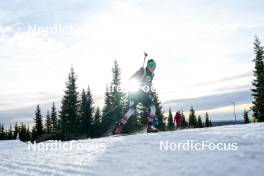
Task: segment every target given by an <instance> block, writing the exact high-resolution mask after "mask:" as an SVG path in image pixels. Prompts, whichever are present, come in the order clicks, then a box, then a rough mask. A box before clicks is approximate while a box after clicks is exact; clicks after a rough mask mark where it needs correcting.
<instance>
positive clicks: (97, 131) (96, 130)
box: [91, 107, 103, 138]
mask: <svg viewBox="0 0 264 176" xmlns="http://www.w3.org/2000/svg"><path fill="white" fill-rule="evenodd" d="M91 129H92V130H91V137H92V138H96V137H100V136H101V135H102V130H103V129H102V115H101V110H100V108H99V107H97V108H96V110H95V114H94V118H93V120H92V128H91Z"/></svg>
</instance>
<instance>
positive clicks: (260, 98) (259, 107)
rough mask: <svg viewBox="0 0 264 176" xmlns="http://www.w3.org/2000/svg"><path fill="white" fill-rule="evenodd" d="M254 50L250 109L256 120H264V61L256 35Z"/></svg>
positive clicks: (263, 52) (262, 51)
mask: <svg viewBox="0 0 264 176" xmlns="http://www.w3.org/2000/svg"><path fill="white" fill-rule="evenodd" d="M254 52H255V54H256V57H255V59H254V60H253V62H255V70H254V77H255V79H254V80H253V82H252V85H253V86H254V88H253V89H251V91H252V96H253V97H254V100H253V102H252V103H253V107H252V110H253V112H254V116H255V117H256V118H257V119H258V122H263V121H264V63H263V54H264V50H263V46H261V43H260V41H259V39H258V38H257V37H256V39H255V42H254Z"/></svg>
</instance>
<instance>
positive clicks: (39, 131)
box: [15, 105, 44, 140]
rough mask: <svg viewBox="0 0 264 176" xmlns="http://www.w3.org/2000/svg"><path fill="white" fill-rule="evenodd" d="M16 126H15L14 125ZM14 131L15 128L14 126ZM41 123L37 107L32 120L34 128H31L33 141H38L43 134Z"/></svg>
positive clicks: (39, 110)
mask: <svg viewBox="0 0 264 176" xmlns="http://www.w3.org/2000/svg"><path fill="white" fill-rule="evenodd" d="M16 125H17V124H16ZM15 130H16V126H15ZM43 131H44V130H43V122H42V115H41V109H40V106H39V105H37V108H36V111H35V118H34V127H33V140H36V139H38V138H39V137H40V136H41V135H42V134H43Z"/></svg>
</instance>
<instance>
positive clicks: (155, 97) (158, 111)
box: [151, 91, 165, 131]
mask: <svg viewBox="0 0 264 176" xmlns="http://www.w3.org/2000/svg"><path fill="white" fill-rule="evenodd" d="M151 94H152V96H151V97H152V100H153V103H154V105H155V107H156V117H155V118H157V120H158V125H156V127H157V128H158V129H159V130H161V131H165V122H164V119H165V117H164V112H163V111H162V105H161V102H160V100H159V95H158V93H157V92H156V91H152V92H151Z"/></svg>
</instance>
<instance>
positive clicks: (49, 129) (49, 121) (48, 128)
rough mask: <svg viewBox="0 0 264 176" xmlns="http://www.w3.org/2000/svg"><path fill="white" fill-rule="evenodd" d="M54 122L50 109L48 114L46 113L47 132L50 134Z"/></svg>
mask: <svg viewBox="0 0 264 176" xmlns="http://www.w3.org/2000/svg"><path fill="white" fill-rule="evenodd" d="M51 125H52V122H51V117H50V113H49V110H48V111H47V115H46V123H45V127H46V133H48V134H50V133H51V128H52V126H51Z"/></svg>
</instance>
